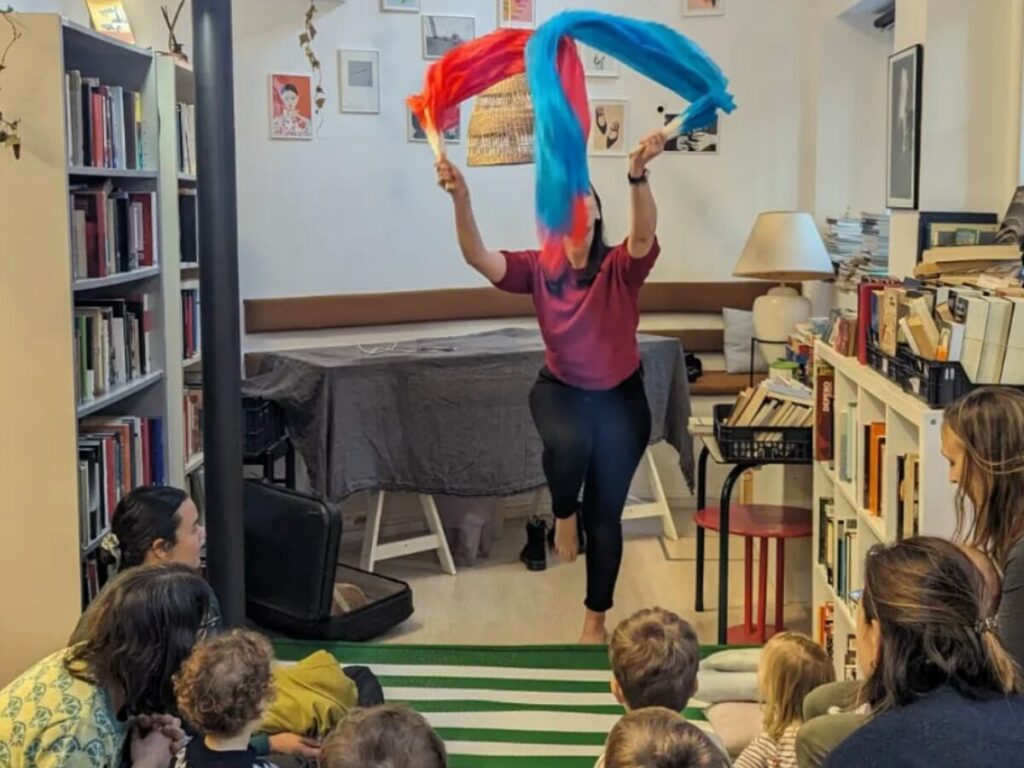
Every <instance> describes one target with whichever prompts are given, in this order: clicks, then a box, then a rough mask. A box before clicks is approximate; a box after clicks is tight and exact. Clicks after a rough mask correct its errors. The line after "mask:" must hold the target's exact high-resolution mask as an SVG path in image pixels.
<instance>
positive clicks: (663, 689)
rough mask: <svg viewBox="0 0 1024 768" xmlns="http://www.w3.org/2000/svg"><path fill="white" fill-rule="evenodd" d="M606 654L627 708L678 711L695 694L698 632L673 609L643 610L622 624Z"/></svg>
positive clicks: (698, 662) (698, 657) (617, 628)
mask: <svg viewBox="0 0 1024 768" xmlns="http://www.w3.org/2000/svg"><path fill="white" fill-rule="evenodd" d="M608 656H609V658H610V659H611V666H612V674H613V675H614V676H615V679H616V681H618V683H619V688H621V689H622V697H623V698H624V699H625V700H626V704H628V705H629V708H630V709H640V708H642V707H666V708H668V709H671V710H672V711H673V712H678V711H679V710H681V709H682V708H683V707H685V706H686V702H687V701H689V700H690V697H691V696H693V693H694V691H696V690H697V667H698V665H699V664H700V644H699V642H698V640H697V633H696V632H695V631H694V629H693V625H691V624H690V622H688V621H686V619H683V618H681V617H680V616H679V615H678V614H675V613H673V612H672V611H666V610H665V609H664V608H642V609H641V610H639V611H637V612H636V613H634V614H633V615H632V616H630V617H629V618H628V619H625V620H623V621H622V622H621V623H620V624H619V625H618V626H617V627H616V628H615V632H613V633H612V640H611V642H610V643H609V644H608Z"/></svg>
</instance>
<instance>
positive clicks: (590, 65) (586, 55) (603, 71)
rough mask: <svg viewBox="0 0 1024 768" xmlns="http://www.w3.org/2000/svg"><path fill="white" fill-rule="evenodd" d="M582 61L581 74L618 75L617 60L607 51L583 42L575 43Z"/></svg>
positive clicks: (588, 75)
mask: <svg viewBox="0 0 1024 768" xmlns="http://www.w3.org/2000/svg"><path fill="white" fill-rule="evenodd" d="M576 47H577V49H578V50H579V54H580V61H582V62H583V74H584V75H586V76H587V77H609V78H610V77H618V76H619V62H618V61H616V60H615V59H613V58H612V57H611V56H609V55H608V54H607V53H603V52H602V51H599V50H597V49H596V48H591V47H590V46H589V45H584V44H583V43H577V44H576Z"/></svg>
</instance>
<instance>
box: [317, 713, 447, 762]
mask: <svg viewBox="0 0 1024 768" xmlns="http://www.w3.org/2000/svg"><path fill="white" fill-rule="evenodd" d="M447 765H448V755H447V752H446V751H445V748H444V742H442V741H441V739H440V737H439V736H438V735H437V734H436V733H434V730H433V728H431V727H430V723H428V722H427V721H426V719H425V718H424V717H423V715H421V714H419V713H417V712H414V711H413V710H411V709H409V708H408V707H405V706H400V705H397V704H385V705H383V706H379V707H371V708H369V709H360V710H357V711H355V712H353V713H352V714H351V715H349V716H348V717H346V718H345V719H344V720H343V721H342V722H341V723H340V724H339V725H338V726H337V727H336V728H335V729H334V730H333V731H331V733H330V735H329V736H328V737H327V738H326V739H325V740H324V745H323V749H322V750H321V751H320V768H446V766H447Z"/></svg>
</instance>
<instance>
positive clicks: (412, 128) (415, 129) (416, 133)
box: [405, 106, 462, 144]
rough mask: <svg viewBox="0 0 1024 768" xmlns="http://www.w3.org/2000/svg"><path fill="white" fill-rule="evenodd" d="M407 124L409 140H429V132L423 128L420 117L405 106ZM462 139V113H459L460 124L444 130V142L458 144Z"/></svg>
mask: <svg viewBox="0 0 1024 768" xmlns="http://www.w3.org/2000/svg"><path fill="white" fill-rule="evenodd" d="M405 124H406V126H407V138H408V140H409V141H414V142H419V141H422V142H425V141H426V140H427V133H426V131H424V130H423V127H422V126H421V125H420V121H419V119H418V118H417V117H416V115H415V114H413V111H412V110H411V109H409V107H408V106H407V107H406V108H405ZM461 140H462V115H461V113H460V114H459V124H458V125H457V126H455V127H454V128H451V129H450V130H447V131H445V132H444V143H445V144H458V143H459V142H460V141H461Z"/></svg>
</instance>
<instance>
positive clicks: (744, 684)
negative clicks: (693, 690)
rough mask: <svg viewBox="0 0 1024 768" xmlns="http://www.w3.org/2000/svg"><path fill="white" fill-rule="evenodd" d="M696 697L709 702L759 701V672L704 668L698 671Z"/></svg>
mask: <svg viewBox="0 0 1024 768" xmlns="http://www.w3.org/2000/svg"><path fill="white" fill-rule="evenodd" d="M694 698H697V699H700V700H702V701H706V702H708V703H709V704H718V703H720V702H723V701H754V702H756V701H758V699H759V697H758V694H757V672H718V671H716V670H714V669H702V670H700V671H699V672H698V673H697V694H696V696H695V697H694Z"/></svg>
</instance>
